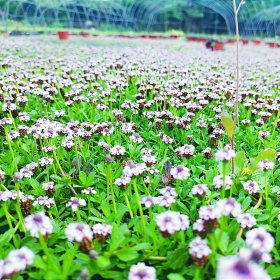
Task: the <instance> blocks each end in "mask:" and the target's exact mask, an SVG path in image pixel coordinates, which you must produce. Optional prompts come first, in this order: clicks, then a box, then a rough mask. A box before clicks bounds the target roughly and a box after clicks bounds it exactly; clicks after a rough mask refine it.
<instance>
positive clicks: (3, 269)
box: [0, 246, 35, 279]
mask: <svg viewBox="0 0 280 280" xmlns="http://www.w3.org/2000/svg"><path fill="white" fill-rule="evenodd" d="M34 257H35V256H34V253H33V252H32V251H31V250H30V249H28V248H27V247H25V246H24V247H21V248H20V249H16V250H13V251H11V252H10V253H9V255H8V256H7V258H6V259H4V260H0V279H10V278H11V277H13V276H15V275H16V274H17V273H19V272H21V271H24V270H25V269H26V268H27V266H29V265H31V264H32V263H33V260H34Z"/></svg>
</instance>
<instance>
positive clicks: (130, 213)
mask: <svg viewBox="0 0 280 280" xmlns="http://www.w3.org/2000/svg"><path fill="white" fill-rule="evenodd" d="M124 199H125V202H126V205H127V208H128V212H129V215H130V218H131V219H132V218H133V212H132V210H131V206H130V202H129V199H128V197H127V193H126V191H125V192H124Z"/></svg>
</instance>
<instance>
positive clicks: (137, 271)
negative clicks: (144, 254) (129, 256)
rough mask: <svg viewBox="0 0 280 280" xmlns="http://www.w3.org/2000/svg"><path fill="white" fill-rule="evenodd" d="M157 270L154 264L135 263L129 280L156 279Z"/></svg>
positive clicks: (130, 271) (129, 274)
mask: <svg viewBox="0 0 280 280" xmlns="http://www.w3.org/2000/svg"><path fill="white" fill-rule="evenodd" d="M155 279H156V270H155V268H154V267H152V266H147V265H145V263H141V262H140V263H138V264H134V265H132V266H131V267H130V270H129V273H128V280H155Z"/></svg>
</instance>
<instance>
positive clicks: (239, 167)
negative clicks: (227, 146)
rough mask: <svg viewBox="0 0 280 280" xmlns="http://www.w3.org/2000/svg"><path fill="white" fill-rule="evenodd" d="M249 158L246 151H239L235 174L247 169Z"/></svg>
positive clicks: (235, 159)
mask: <svg viewBox="0 0 280 280" xmlns="http://www.w3.org/2000/svg"><path fill="white" fill-rule="evenodd" d="M246 161H247V158H246V155H245V152H244V151H239V152H237V153H236V155H235V158H234V167H235V168H234V173H235V174H240V173H241V172H242V170H243V169H244V167H245V164H246Z"/></svg>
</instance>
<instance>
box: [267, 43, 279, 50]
mask: <svg viewBox="0 0 280 280" xmlns="http://www.w3.org/2000/svg"><path fill="white" fill-rule="evenodd" d="M268 46H269V47H270V48H273V49H274V48H277V47H278V44H277V43H275V42H270V43H268Z"/></svg>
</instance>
